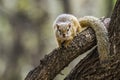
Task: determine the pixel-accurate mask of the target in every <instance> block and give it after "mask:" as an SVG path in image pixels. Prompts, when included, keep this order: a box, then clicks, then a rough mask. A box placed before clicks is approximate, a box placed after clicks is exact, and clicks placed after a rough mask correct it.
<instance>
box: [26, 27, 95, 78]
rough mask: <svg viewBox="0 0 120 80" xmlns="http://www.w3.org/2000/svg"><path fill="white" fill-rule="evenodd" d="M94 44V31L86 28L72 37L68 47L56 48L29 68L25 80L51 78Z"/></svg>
mask: <svg viewBox="0 0 120 80" xmlns="http://www.w3.org/2000/svg"><path fill="white" fill-rule="evenodd" d="M95 45H96V40H95V34H94V31H93V30H92V29H91V28H87V29H86V30H85V31H83V32H81V33H80V34H78V35H77V36H76V37H75V38H74V40H73V41H72V42H71V44H70V46H69V47H68V48H64V47H63V48H56V49H54V50H53V51H52V52H51V53H49V54H48V55H46V56H45V57H44V58H43V59H42V60H40V64H39V66H37V67H36V68H35V69H33V70H31V71H30V72H29V74H28V75H27V76H26V78H25V80H53V79H54V77H55V76H56V75H57V74H58V73H60V71H61V70H63V69H64V68H65V67H66V66H68V64H69V63H70V62H71V61H72V60H73V59H75V58H76V57H77V56H79V55H80V54H83V53H84V52H86V51H87V50H89V49H91V48H92V47H93V46H95Z"/></svg>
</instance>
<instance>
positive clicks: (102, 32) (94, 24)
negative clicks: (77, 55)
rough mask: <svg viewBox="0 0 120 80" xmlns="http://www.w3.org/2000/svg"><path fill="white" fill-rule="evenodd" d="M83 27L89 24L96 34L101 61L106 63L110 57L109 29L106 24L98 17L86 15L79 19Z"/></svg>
mask: <svg viewBox="0 0 120 80" xmlns="http://www.w3.org/2000/svg"><path fill="white" fill-rule="evenodd" d="M79 23H80V25H81V27H86V26H89V27H91V28H92V29H93V30H94V31H95V34H96V38H97V46H98V53H99V58H100V61H101V63H106V62H107V61H108V58H109V39H108V31H107V29H106V27H105V26H104V24H103V23H102V22H101V21H100V20H99V19H98V18H96V17H93V16H85V17H83V18H80V19H79Z"/></svg>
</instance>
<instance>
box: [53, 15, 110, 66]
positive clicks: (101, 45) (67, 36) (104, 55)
mask: <svg viewBox="0 0 120 80" xmlns="http://www.w3.org/2000/svg"><path fill="white" fill-rule="evenodd" d="M53 26H54V29H55V35H56V39H57V42H58V45H59V47H62V45H63V46H65V47H67V46H69V43H70V42H71V41H72V39H73V38H74V37H75V36H76V34H77V33H80V32H81V31H83V30H84V29H85V27H91V28H92V29H93V30H94V31H95V34H96V39H97V47H98V48H97V49H98V53H99V59H100V63H102V64H103V66H104V63H107V61H108V60H109V59H108V58H109V39H108V31H107V29H106V27H105V25H104V24H103V22H101V21H100V19H99V18H96V17H93V16H84V17H82V18H80V19H77V18H76V17H75V16H73V15H71V14H61V15H59V16H58V17H57V18H56V20H55V21H54V24H53Z"/></svg>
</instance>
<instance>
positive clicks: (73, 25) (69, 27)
mask: <svg viewBox="0 0 120 80" xmlns="http://www.w3.org/2000/svg"><path fill="white" fill-rule="evenodd" d="M53 27H54V29H55V35H56V39H57V42H58V46H59V47H62V46H64V47H68V46H69V44H70V42H71V41H72V40H73V38H74V37H75V36H76V34H77V33H79V32H81V26H80V24H79V21H78V19H77V18H76V17H75V16H73V15H71V14H61V15H59V16H58V17H57V18H56V20H55V21H54V24H53Z"/></svg>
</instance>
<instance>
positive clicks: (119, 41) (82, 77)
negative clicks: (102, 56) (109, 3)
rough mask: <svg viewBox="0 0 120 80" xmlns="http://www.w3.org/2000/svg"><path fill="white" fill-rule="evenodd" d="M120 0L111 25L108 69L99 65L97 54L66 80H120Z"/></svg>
mask: <svg viewBox="0 0 120 80" xmlns="http://www.w3.org/2000/svg"><path fill="white" fill-rule="evenodd" d="M119 22H120V0H118V1H117V3H116V5H115V8H114V11H113V14H112V16H111V22H110V25H109V37H110V43H111V45H110V47H111V48H110V52H111V56H110V63H109V65H108V67H107V69H105V68H102V67H101V66H100V65H99V64H98V63H99V60H98V56H97V55H96V54H95V53H96V52H92V53H91V54H89V55H88V56H87V57H86V58H84V59H83V60H82V61H80V62H79V63H78V64H77V65H76V67H75V68H74V69H73V70H72V71H71V73H70V74H69V75H68V76H67V77H66V78H65V80H86V79H89V80H106V79H107V80H120V65H119V64H120V23H119Z"/></svg>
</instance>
